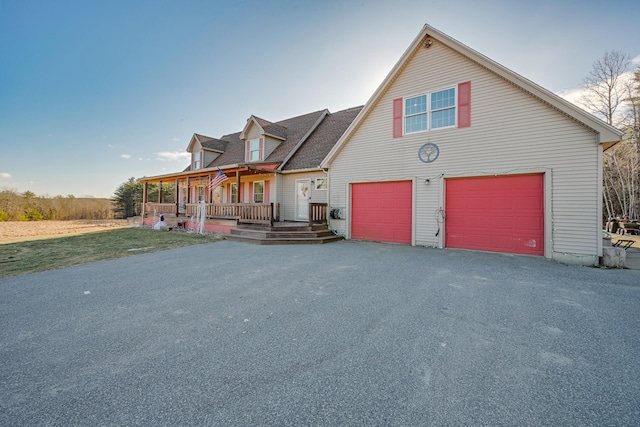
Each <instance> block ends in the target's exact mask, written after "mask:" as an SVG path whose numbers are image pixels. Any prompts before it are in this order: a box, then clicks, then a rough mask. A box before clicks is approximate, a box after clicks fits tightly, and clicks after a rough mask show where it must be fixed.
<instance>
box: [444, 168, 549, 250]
mask: <svg viewBox="0 0 640 427" xmlns="http://www.w3.org/2000/svg"><path fill="white" fill-rule="evenodd" d="M445 185H446V187H445V192H446V196H445V203H446V205H445V212H446V222H445V246H446V247H449V248H461V249H475V250H483V251H493V252H508V253H517V254H529V255H544V175H543V174H532V175H510V176H492V177H474V178H454V179H447V180H446V183H445Z"/></svg>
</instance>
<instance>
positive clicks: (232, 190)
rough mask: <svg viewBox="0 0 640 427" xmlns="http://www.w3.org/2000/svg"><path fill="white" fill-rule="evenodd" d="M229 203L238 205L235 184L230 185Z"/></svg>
mask: <svg viewBox="0 0 640 427" xmlns="http://www.w3.org/2000/svg"><path fill="white" fill-rule="evenodd" d="M230 203H238V186H237V185H235V184H231V202H230Z"/></svg>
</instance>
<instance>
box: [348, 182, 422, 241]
mask: <svg viewBox="0 0 640 427" xmlns="http://www.w3.org/2000/svg"><path fill="white" fill-rule="evenodd" d="M411 184H412V182H411V181H393V182H368V183H364V184H352V185H351V238H352V239H358V240H375V241H379V242H394V243H407V244H411V212H412V209H411V187H412V185H411Z"/></svg>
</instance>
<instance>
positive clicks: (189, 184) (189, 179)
mask: <svg viewBox="0 0 640 427" xmlns="http://www.w3.org/2000/svg"><path fill="white" fill-rule="evenodd" d="M189 203H191V177H188V178H187V204H189Z"/></svg>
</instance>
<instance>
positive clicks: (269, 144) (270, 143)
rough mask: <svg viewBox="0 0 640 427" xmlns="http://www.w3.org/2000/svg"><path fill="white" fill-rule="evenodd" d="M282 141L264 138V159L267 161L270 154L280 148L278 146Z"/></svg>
mask: <svg viewBox="0 0 640 427" xmlns="http://www.w3.org/2000/svg"><path fill="white" fill-rule="evenodd" d="M280 142H282V141H280V140H279V139H275V138H271V137H269V136H266V137H265V138H264V156H263V159H266V158H267V157H269V154H271V153H273V150H275V149H276V148H278V145H280Z"/></svg>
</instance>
